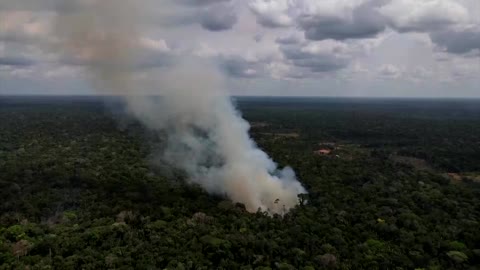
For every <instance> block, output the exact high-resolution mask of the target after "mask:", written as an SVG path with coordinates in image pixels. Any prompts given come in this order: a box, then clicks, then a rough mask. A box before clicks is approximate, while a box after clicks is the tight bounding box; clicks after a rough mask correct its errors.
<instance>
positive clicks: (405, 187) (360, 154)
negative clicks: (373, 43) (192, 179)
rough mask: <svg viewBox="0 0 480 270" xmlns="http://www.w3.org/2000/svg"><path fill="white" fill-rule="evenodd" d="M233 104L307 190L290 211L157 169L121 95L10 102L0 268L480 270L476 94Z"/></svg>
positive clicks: (149, 139)
mask: <svg viewBox="0 0 480 270" xmlns="http://www.w3.org/2000/svg"><path fill="white" fill-rule="evenodd" d="M235 103H236V104H237V106H238V107H239V109H240V111H241V113H242V115H243V116H244V117H245V118H246V119H247V120H248V121H249V122H250V123H251V126H252V128H251V135H252V137H253V138H254V139H255V141H256V142H257V143H258V145H259V146H260V147H261V148H262V149H263V150H265V151H266V152H267V153H268V154H269V155H271V156H272V157H273V159H274V160H275V161H277V162H278V163H279V164H280V165H282V166H283V165H290V166H292V167H293V168H294V169H295V171H296V172H297V174H298V177H299V179H300V180H301V181H302V183H303V184H304V185H305V187H306V188H307V190H308V194H304V195H301V196H299V203H300V204H299V206H298V207H297V208H295V209H294V210H292V211H290V212H289V213H288V214H286V215H285V216H283V217H282V216H278V215H276V216H269V215H268V214H267V213H265V212H261V211H259V212H257V213H248V212H246V211H245V209H244V207H243V205H241V204H238V203H235V202H231V201H228V200H226V199H225V198H223V197H221V196H212V195H209V194H206V193H205V192H204V191H203V190H202V189H201V188H199V187H197V186H192V185H187V184H186V183H185V178H184V174H183V173H182V172H179V171H173V170H169V169H168V168H165V167H162V166H158V164H156V163H155V162H153V160H154V154H153V153H155V148H156V147H157V145H158V144H159V143H161V138H158V137H157V136H155V134H151V133H150V132H149V131H147V130H145V129H144V128H143V127H142V126H141V125H140V124H139V123H136V122H135V121H132V119H130V118H129V117H127V116H126V115H124V114H123V113H122V110H121V107H119V105H120V103H119V101H118V100H117V99H113V98H106V99H104V100H98V99H96V98H92V97H77V98H72V97H23V98H20V97H3V98H0V198H1V202H0V269H415V268H416V269H478V268H476V267H478V265H480V223H479V219H480V101H478V100H398V99H390V100H383V99H325V98H324V99H320V98H310V99H302V98H295V99H294V98H275V99H274V98H237V99H235ZM105 105H107V106H105Z"/></svg>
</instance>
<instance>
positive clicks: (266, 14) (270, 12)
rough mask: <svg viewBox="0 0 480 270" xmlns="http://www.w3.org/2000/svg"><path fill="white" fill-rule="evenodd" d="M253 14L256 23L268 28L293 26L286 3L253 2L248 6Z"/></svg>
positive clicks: (288, 4) (281, 1)
mask: <svg viewBox="0 0 480 270" xmlns="http://www.w3.org/2000/svg"><path fill="white" fill-rule="evenodd" d="M248 7H249V9H250V11H251V12H252V13H253V14H255V16H256V18H257V23H258V24H260V25H262V26H264V27H268V28H279V27H287V26H291V25H292V24H293V20H292V18H291V17H290V16H289V14H288V9H289V8H290V3H288V2H287V1H283V0H279V1H269V0H254V1H251V2H250V3H249V5H248Z"/></svg>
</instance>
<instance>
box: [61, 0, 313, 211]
mask: <svg viewBox="0 0 480 270" xmlns="http://www.w3.org/2000/svg"><path fill="white" fill-rule="evenodd" d="M159 2H162V1H159ZM70 3H73V4H75V6H62V8H63V9H66V10H69V12H65V13H61V14H59V15H58V19H57V33H58V36H59V39H60V40H61V42H60V44H61V45H62V46H60V47H59V48H60V50H61V51H63V53H64V54H67V55H72V56H73V58H74V59H75V61H79V62H81V63H82V64H84V65H85V66H86V67H87V68H88V70H89V71H90V74H91V76H92V81H93V82H94V84H95V86H96V88H97V89H99V90H98V91H100V92H101V93H109V94H115V95H122V96H124V97H125V100H126V103H127V104H128V108H129V110H130V111H131V113H132V114H133V115H134V116H135V117H136V118H137V119H139V120H140V121H141V122H143V123H144V125H145V126H147V127H148V128H149V129H151V130H154V131H157V132H159V133H162V134H163V133H165V134H166V135H167V136H166V137H167V139H166V140H167V144H166V145H167V147H166V149H165V150H164V151H163V153H162V157H163V159H164V160H165V161H167V162H169V163H170V164H171V165H172V166H173V167H176V168H179V169H181V170H184V171H185V172H186V173H187V174H188V177H189V179H188V180H189V181H191V182H193V183H197V184H199V185H200V186H202V187H203V188H204V189H205V190H207V191H208V192H210V193H213V194H219V195H226V196H228V198H230V199H231V200H232V201H233V202H240V203H243V204H245V206H246V208H247V210H248V211H251V212H254V211H257V209H258V208H261V209H262V210H264V211H265V210H266V211H270V213H283V212H284V211H288V209H290V208H292V207H294V206H295V205H296V204H297V195H298V194H300V193H305V189H304V188H303V187H302V185H301V184H300V183H299V182H298V181H297V179H296V177H295V173H294V171H293V170H292V169H291V168H288V167H287V168H285V169H282V170H280V169H278V168H277V165H276V164H275V163H274V162H273V161H272V160H271V159H270V158H269V157H268V155H267V154H266V153H264V152H263V151H261V150H260V149H259V148H258V147H257V146H256V144H255V143H254V142H253V141H252V139H251V138H250V137H249V134H248V130H249V124H248V123H247V122H246V121H245V120H243V119H242V117H241V116H240V115H239V113H238V112H237V111H236V110H235V108H234V106H233V105H232V102H231V100H230V98H229V96H228V94H227V92H226V91H225V90H224V89H225V87H224V85H223V82H222V75H221V74H220V72H219V71H218V70H217V68H216V67H215V65H213V64H211V63H209V62H208V61H206V60H200V59H198V58H194V57H181V58H180V57H178V59H177V61H175V64H174V65H173V66H172V67H169V68H168V69H167V70H168V71H165V70H163V71H161V72H159V74H158V80H156V82H157V85H156V87H157V89H158V92H157V93H158V95H159V96H161V98H158V99H155V98H149V97H146V96H142V95H138V94H137V92H136V89H138V88H139V85H138V82H137V81H136V80H135V76H134V73H135V72H134V70H135V68H136V66H137V64H136V63H137V60H138V59H136V48H137V47H138V42H139V40H140V37H139V35H138V33H139V30H141V29H139V28H140V26H139V24H138V23H136V20H135V16H134V15H133V13H134V12H135V11H138V10H139V9H140V8H141V6H139V5H138V4H135V3H136V2H135V0H131V1H129V0H97V1H94V0H82V1H80V0H79V1H71V2H70ZM159 4H160V3H159ZM71 5H72V4H71ZM105 91H107V92H105Z"/></svg>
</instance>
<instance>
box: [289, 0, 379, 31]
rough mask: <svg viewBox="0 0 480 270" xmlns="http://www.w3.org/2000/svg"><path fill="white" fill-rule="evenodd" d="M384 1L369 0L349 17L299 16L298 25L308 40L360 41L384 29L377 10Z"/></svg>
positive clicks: (355, 9)
mask: <svg viewBox="0 0 480 270" xmlns="http://www.w3.org/2000/svg"><path fill="white" fill-rule="evenodd" d="M383 2H384V1H377V0H371V1H366V2H365V3H362V4H361V5H359V6H357V7H355V8H354V9H353V10H352V13H351V16H345V17H344V16H338V15H337V16H327V15H323V14H315V13H313V14H308V13H307V14H301V15H300V16H299V17H298V18H297V21H298V24H299V26H300V28H301V29H303V30H304V32H305V38H307V39H310V40H325V39H336V40H345V39H360V38H369V37H374V36H376V35H377V34H379V33H381V32H383V31H384V30H385V29H386V19H385V17H384V16H383V15H382V14H381V13H380V12H379V11H378V10H377V8H378V7H379V6H380V5H381V4H382V3H383Z"/></svg>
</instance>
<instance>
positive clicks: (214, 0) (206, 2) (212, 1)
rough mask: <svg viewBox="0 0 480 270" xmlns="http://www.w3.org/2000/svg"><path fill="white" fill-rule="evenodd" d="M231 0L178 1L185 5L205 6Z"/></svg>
mask: <svg viewBox="0 0 480 270" xmlns="http://www.w3.org/2000/svg"><path fill="white" fill-rule="evenodd" d="M230 1H231V0H180V1H179V2H180V3H182V4H187V5H194V6H205V5H211V4H217V3H228V2H230Z"/></svg>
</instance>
